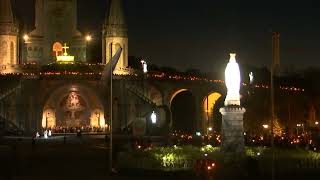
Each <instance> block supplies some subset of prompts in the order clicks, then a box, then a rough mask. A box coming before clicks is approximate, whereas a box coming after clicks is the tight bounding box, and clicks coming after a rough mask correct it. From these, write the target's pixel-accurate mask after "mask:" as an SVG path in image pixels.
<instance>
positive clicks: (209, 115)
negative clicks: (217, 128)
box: [203, 92, 221, 126]
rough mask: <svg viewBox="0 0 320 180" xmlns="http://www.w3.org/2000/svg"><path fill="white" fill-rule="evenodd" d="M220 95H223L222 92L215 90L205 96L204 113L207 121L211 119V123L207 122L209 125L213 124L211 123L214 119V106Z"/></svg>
mask: <svg viewBox="0 0 320 180" xmlns="http://www.w3.org/2000/svg"><path fill="white" fill-rule="evenodd" d="M220 97H221V94H219V93H216V92H214V93H211V94H210V95H208V96H207V97H205V99H204V101H203V113H204V117H205V119H206V121H209V123H208V122H207V123H206V124H207V125H209V126H211V125H212V124H211V123H210V120H211V121H212V119H213V110H214V106H215V104H216V102H217V100H218V99H219V98H220Z"/></svg>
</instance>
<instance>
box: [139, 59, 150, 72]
mask: <svg viewBox="0 0 320 180" xmlns="http://www.w3.org/2000/svg"><path fill="white" fill-rule="evenodd" d="M140 62H141V64H142V70H143V73H147V72H148V64H147V62H146V61H145V60H141V61H140Z"/></svg>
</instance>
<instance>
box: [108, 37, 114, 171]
mask: <svg viewBox="0 0 320 180" xmlns="http://www.w3.org/2000/svg"><path fill="white" fill-rule="evenodd" d="M112 46H113V43H111V44H110V60H109V64H110V127H109V128H110V144H109V148H110V150H109V167H110V172H111V173H112V171H113V167H112V161H113V159H112V151H113V149H112V148H113V146H112V141H113V136H112V105H113V103H112V79H113V77H112V76H113V70H112V48H113V47H112Z"/></svg>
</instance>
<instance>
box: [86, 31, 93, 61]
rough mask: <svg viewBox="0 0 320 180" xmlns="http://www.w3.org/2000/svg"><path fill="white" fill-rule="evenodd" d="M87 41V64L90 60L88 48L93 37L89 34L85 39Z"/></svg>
mask: <svg viewBox="0 0 320 180" xmlns="http://www.w3.org/2000/svg"><path fill="white" fill-rule="evenodd" d="M85 40H86V59H87V62H88V60H89V48H88V45H89V42H90V41H91V40H92V36H91V35H90V34H88V35H87V36H86V38H85Z"/></svg>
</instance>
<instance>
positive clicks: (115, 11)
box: [0, 0, 128, 74]
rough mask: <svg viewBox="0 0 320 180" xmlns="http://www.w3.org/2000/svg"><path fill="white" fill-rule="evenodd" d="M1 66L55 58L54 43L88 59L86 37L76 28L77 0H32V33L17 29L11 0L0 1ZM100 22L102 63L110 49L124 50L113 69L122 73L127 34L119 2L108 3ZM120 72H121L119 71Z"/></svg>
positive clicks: (48, 60)
mask: <svg viewBox="0 0 320 180" xmlns="http://www.w3.org/2000/svg"><path fill="white" fill-rule="evenodd" d="M0 3H1V6H0V8H1V9H0V47H1V48H0V65H1V66H2V69H3V68H5V66H7V65H18V64H24V63H36V64H39V65H46V64H49V63H52V62H55V61H56V57H55V56H56V54H55V52H54V51H56V50H57V49H56V48H55V46H54V45H57V44H61V45H63V44H64V43H67V44H68V46H69V47H68V48H69V49H68V51H69V54H72V55H73V56H74V59H75V61H77V62H87V57H86V55H87V53H86V50H87V47H86V46H87V45H88V43H87V42H86V41H88V40H89V39H87V38H86V37H85V36H84V35H83V34H82V33H81V32H80V31H79V30H78V29H77V0H68V1H67V0H62V1H61V0H35V24H34V27H35V28H34V29H33V30H32V31H31V32H27V33H22V32H21V31H19V26H18V24H17V20H16V19H15V16H14V14H13V11H12V4H11V1H10V0H1V1H0ZM109 7H110V8H109V10H108V13H107V14H108V15H107V16H106V18H105V22H104V24H103V29H102V33H103V41H102V46H103V49H102V54H103V58H102V61H101V63H107V62H108V61H109V60H110V58H111V55H110V53H111V48H112V52H114V53H115V52H116V51H117V49H118V48H119V47H121V48H122V49H123V51H122V54H121V57H120V60H119V63H118V64H117V68H116V69H115V71H117V73H120V74H121V73H125V72H124V70H125V69H126V68H127V66H128V35H127V31H128V30H127V25H126V21H125V16H124V13H123V10H122V1H121V0H113V1H110V4H109ZM121 71H122V72H121Z"/></svg>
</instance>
